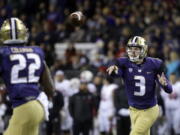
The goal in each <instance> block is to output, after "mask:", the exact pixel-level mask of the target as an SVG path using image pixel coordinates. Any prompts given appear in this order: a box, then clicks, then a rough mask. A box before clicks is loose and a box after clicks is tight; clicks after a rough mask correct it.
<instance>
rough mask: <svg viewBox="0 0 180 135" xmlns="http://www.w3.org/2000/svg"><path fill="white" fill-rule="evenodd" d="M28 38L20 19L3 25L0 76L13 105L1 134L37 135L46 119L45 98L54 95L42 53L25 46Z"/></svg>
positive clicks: (8, 21) (7, 21) (8, 20)
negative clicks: (6, 125)
mask: <svg viewBox="0 0 180 135" xmlns="http://www.w3.org/2000/svg"><path fill="white" fill-rule="evenodd" d="M27 39H28V29H27V28H26V26H25V25H24V24H23V22H22V21H21V20H19V19H18V18H14V17H13V18H9V19H7V20H5V21H4V22H3V24H2V26H1V29H0V40H1V42H2V44H3V46H2V47H1V48H0V73H1V77H2V78H3V80H4V82H5V84H6V87H7V91H8V94H9V98H10V101H11V102H12V106H13V115H12V117H11V119H10V122H9V126H8V128H7V129H6V131H5V133H4V135H38V128H39V124H40V123H41V121H42V120H43V119H44V118H46V119H47V114H48V112H47V102H48V101H47V96H48V97H51V96H52V95H53V90H54V87H53V83H52V78H51V76H50V72H49V68H48V67H47V65H46V63H45V60H44V53H43V51H42V49H41V48H39V47H36V46H33V47H32V46H31V47H30V46H26V42H27ZM42 91H44V92H45V93H46V94H45V93H44V92H42ZM46 95H47V96H46Z"/></svg>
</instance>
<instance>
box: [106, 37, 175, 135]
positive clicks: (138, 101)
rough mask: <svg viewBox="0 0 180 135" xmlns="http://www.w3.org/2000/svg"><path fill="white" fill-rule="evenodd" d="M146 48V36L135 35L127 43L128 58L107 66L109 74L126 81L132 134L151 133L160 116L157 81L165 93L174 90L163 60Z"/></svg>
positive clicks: (144, 134)
mask: <svg viewBox="0 0 180 135" xmlns="http://www.w3.org/2000/svg"><path fill="white" fill-rule="evenodd" d="M147 51H148V45H147V42H146V41H145V39H144V38H142V37H139V36H135V37H133V38H131V39H129V41H128V43H127V48H126V52H127V55H128V57H127V58H119V59H116V60H115V61H114V62H113V64H112V65H111V66H110V67H109V68H108V69H107V72H108V74H109V75H111V76H116V77H122V79H123V80H124V82H125V89H126V95H127V98H128V103H129V106H130V107H129V110H130V118H131V124H132V129H131V133H130V135H150V128H151V126H152V125H153V123H154V122H155V120H156V119H157V117H158V115H159V108H158V105H157V99H156V92H155V87H156V83H158V84H159V85H160V87H162V88H163V89H164V90H165V92H167V93H171V92H172V86H171V84H170V83H169V81H168V80H167V79H166V77H165V75H164V66H163V62H162V61H161V60H160V59H157V58H151V57H147Z"/></svg>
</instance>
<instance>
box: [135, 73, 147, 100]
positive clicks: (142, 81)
mask: <svg viewBox="0 0 180 135" xmlns="http://www.w3.org/2000/svg"><path fill="white" fill-rule="evenodd" d="M134 79H135V80H137V81H139V82H136V83H135V86H136V87H139V88H140V91H135V92H134V95H135V96H144V95H145V93H146V89H145V82H146V81H145V78H144V76H134Z"/></svg>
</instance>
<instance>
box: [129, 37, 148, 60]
mask: <svg viewBox="0 0 180 135" xmlns="http://www.w3.org/2000/svg"><path fill="white" fill-rule="evenodd" d="M133 47H134V48H137V49H133ZM147 50H148V45H147V42H146V40H145V39H144V38H143V37H140V36H134V37H133V38H130V39H129V41H128V43H127V49H126V52H127V55H128V57H129V59H130V61H132V62H138V61H140V60H142V59H144V58H145V57H146V56H147Z"/></svg>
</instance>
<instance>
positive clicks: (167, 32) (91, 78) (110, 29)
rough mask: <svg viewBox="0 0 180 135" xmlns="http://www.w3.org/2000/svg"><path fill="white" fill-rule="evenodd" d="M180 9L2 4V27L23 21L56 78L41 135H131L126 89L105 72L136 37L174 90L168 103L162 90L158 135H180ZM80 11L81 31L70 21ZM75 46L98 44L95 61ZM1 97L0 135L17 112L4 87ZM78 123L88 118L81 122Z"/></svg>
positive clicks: (159, 0)
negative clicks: (62, 46) (60, 46)
mask: <svg viewBox="0 0 180 135" xmlns="http://www.w3.org/2000/svg"><path fill="white" fill-rule="evenodd" d="M179 9H180V1H178V0H177V1H176V0H156V1H153V0H152V1H151V0H18V1H14V0H0V25H1V24H2V22H3V21H4V20H5V19H7V18H8V17H12V16H15V17H19V18H20V19H21V20H23V21H24V22H25V24H26V26H27V27H28V29H29V33H30V37H29V41H28V44H29V45H38V46H40V47H41V48H42V49H43V50H44V52H45V57H46V62H47V64H48V66H49V67H50V69H51V73H52V76H53V78H54V82H55V87H56V94H55V96H54V99H53V100H52V101H51V103H52V104H51V105H50V112H51V117H50V122H45V123H43V124H42V133H41V134H42V135H60V134H62V135H69V134H71V133H72V132H74V133H77V132H79V131H81V130H82V132H85V135H88V134H87V133H86V131H89V130H90V131H91V134H94V135H98V134H100V133H101V134H102V135H103V134H104V135H111V134H113V135H114V134H116V133H117V134H118V135H121V134H122V135H126V134H127V135H128V132H129V127H130V123H129V115H128V110H127V108H128V105H127V101H126V98H125V95H124V92H123V82H122V81H121V80H120V79H115V80H113V79H112V78H108V77H107V76H106V72H105V71H106V68H107V66H108V64H109V63H110V61H111V60H113V59H114V58H117V57H124V56H126V51H125V46H126V43H127V40H128V39H129V38H130V37H131V36H135V35H139V36H143V37H144V38H145V39H146V40H147V41H148V44H149V51H148V55H149V56H151V57H156V58H160V59H162V60H163V61H164V63H165V66H166V69H167V72H166V75H167V77H168V78H169V79H170V81H171V82H172V84H173V87H174V89H175V91H174V93H173V94H171V95H170V96H167V95H166V94H164V93H163V92H162V91H161V90H160V89H159V88H157V89H158V90H157V92H158V93H159V94H158V95H159V97H158V100H159V104H160V106H161V107H162V113H161V115H160V118H159V120H158V121H157V123H156V124H155V126H154V127H153V128H152V134H153V135H174V134H178V133H179V134H180V118H178V116H177V114H179V113H180V109H178V106H180V59H179V52H180V38H179V37H180V10H179ZM74 11H82V12H83V14H84V15H85V17H86V22H85V23H84V24H83V25H82V26H80V27H74V26H73V25H72V23H71V22H70V21H69V20H68V15H69V14H70V13H71V12H74ZM77 42H78V43H79V42H81V43H87V42H91V43H94V44H95V45H97V46H98V48H97V51H96V52H95V53H94V54H93V56H92V57H94V58H93V59H92V58H90V57H91V56H90V57H89V56H88V55H86V54H84V53H83V52H82V51H79V50H77V49H76V46H75V43H77ZM56 43H67V44H69V45H68V47H67V49H66V50H65V53H64V57H63V58H58V57H57V56H56V53H55V44H56ZM82 91H88V92H89V93H88V95H86V94H85V95H84V94H82ZM79 92H80V93H79ZM0 95H1V96H0V133H1V132H3V131H4V128H5V127H6V126H7V121H8V119H9V117H10V116H11V113H12V112H11V104H10V103H9V102H8V97H7V96H6V93H5V92H4V89H3V86H2V87H1V90H0ZM78 96H80V97H81V96H82V97H83V96H85V99H84V100H85V101H86V98H87V102H80V101H77V102H76V101H74V100H77V99H78V98H76V97H78ZM167 101H168V102H167ZM83 103H84V104H83ZM76 104H77V105H76ZM79 104H81V105H79ZM82 104H83V105H82ZM77 106H78V107H77ZM87 106H88V107H87ZM76 107H77V108H76ZM83 107H84V108H83ZM90 112H91V113H90ZM80 116H82V117H83V116H84V117H83V118H80V119H78V117H80ZM174 117H175V118H174ZM175 120H176V121H175ZM178 122H179V123H178ZM175 123H176V124H175ZM177 123H178V124H179V125H178V124H177ZM60 125H61V127H60ZM77 129H78V130H77ZM83 129H86V131H83ZM126 129H127V131H125V130H126ZM75 135H76V134H75Z"/></svg>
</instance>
